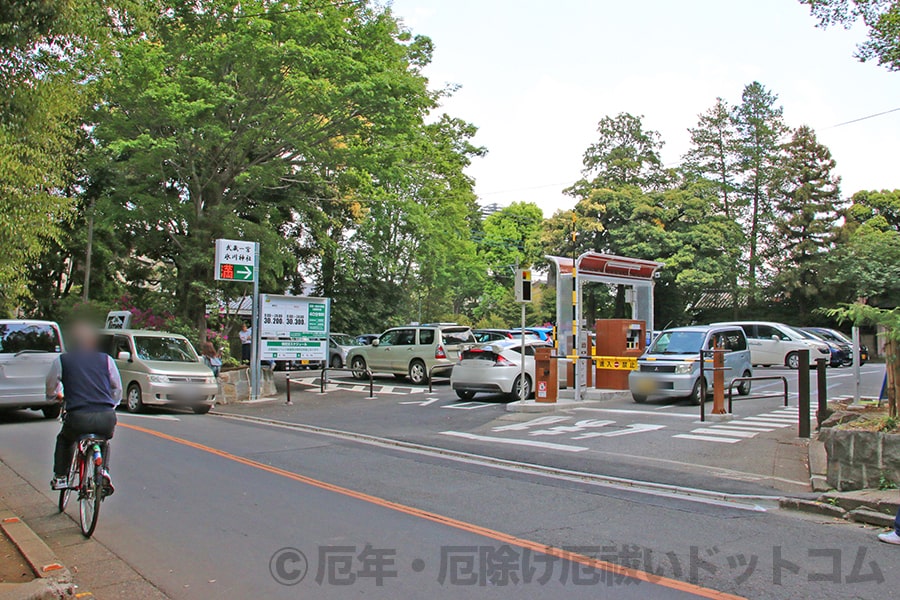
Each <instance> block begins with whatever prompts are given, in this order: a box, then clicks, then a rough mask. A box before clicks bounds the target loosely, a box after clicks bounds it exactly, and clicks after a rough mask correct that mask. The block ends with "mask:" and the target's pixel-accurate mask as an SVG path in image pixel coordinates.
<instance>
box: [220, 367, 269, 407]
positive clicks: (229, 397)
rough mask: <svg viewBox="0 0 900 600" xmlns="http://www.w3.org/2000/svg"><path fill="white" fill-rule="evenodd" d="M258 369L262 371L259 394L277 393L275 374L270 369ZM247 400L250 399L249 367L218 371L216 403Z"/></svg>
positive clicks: (232, 402) (267, 395)
mask: <svg viewBox="0 0 900 600" xmlns="http://www.w3.org/2000/svg"><path fill="white" fill-rule="evenodd" d="M260 371H261V372H262V382H261V384H260V390H259V393H260V395H261V396H263V397H273V396H275V395H277V393H278V392H277V390H276V389H275V374H274V372H273V371H272V369H269V368H266V367H263V368H262V369H261V370H260ZM248 400H250V367H240V368H238V369H231V370H228V371H224V370H223V371H222V372H220V373H219V394H218V396H217V397H216V402H217V403H218V404H234V403H235V402H247V401H248Z"/></svg>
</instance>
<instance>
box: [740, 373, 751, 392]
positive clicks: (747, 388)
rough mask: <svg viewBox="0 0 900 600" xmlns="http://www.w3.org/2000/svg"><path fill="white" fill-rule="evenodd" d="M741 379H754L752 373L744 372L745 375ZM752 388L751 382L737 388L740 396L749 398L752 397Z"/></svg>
mask: <svg viewBox="0 0 900 600" xmlns="http://www.w3.org/2000/svg"><path fill="white" fill-rule="evenodd" d="M741 377H752V375H751V373H750V371H744V374H743V375H741ZM750 387H751V383H750V382H749V381H742V382H741V383H740V384H739V385H738V386H737V393H738V395H739V396H749V395H750Z"/></svg>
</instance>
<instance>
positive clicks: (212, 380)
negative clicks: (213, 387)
mask: <svg viewBox="0 0 900 600" xmlns="http://www.w3.org/2000/svg"><path fill="white" fill-rule="evenodd" d="M215 382H216V378H215V377H207V378H206V379H205V380H204V381H203V383H215Z"/></svg>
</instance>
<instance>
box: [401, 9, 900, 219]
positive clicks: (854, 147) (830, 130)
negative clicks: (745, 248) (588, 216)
mask: <svg viewBox="0 0 900 600" xmlns="http://www.w3.org/2000/svg"><path fill="white" fill-rule="evenodd" d="M392 4H393V10H394V13H395V14H396V15H397V16H399V17H401V18H402V19H403V21H404V22H405V23H406V25H407V26H409V27H410V28H411V29H412V30H413V32H414V33H421V34H424V35H428V36H429V37H431V38H432V39H433V40H434V43H435V54H434V62H433V64H432V65H431V66H430V67H429V68H428V70H427V75H428V76H429V77H430V78H431V80H432V84H433V85H434V86H443V85H445V84H458V85H461V86H462V87H461V89H460V90H459V91H458V92H456V94H455V95H454V96H453V97H452V98H450V99H448V100H447V101H446V102H445V105H444V109H445V110H446V112H448V113H450V114H451V115H453V116H457V117H461V118H464V119H466V120H468V121H471V122H473V123H474V124H476V125H477V126H478V127H479V133H478V136H477V138H476V140H475V141H476V143H478V144H481V145H484V146H486V147H487V149H488V155H487V156H486V157H485V158H482V159H476V161H475V163H474V164H473V165H472V167H471V168H470V170H469V173H470V175H471V176H472V177H474V178H475V181H476V191H477V193H478V196H479V198H480V201H481V202H482V203H491V202H497V203H499V204H501V205H506V204H509V203H511V202H514V201H516V200H527V201H533V202H536V203H537V204H538V205H539V206H540V207H541V208H542V209H543V210H544V213H545V214H546V215H549V214H551V213H552V212H553V211H555V210H557V209H560V208H562V209H569V208H571V207H572V206H573V205H574V201H573V199H571V198H569V197H567V196H565V195H563V194H562V193H561V190H562V188H564V187H565V186H567V185H569V184H571V183H572V182H574V181H575V180H577V179H578V177H579V174H580V169H581V156H582V154H583V152H584V149H585V148H586V147H587V146H588V144H590V143H591V142H592V141H593V140H594V138H595V130H596V124H597V121H599V120H600V119H601V118H602V117H603V116H604V115H615V114H618V113H619V112H623V111H624V112H630V113H633V114H637V115H644V124H645V126H646V127H648V128H651V129H655V130H657V131H659V132H660V133H661V134H662V137H663V140H664V141H665V142H666V145H665V146H664V148H663V160H664V162H665V164H666V165H667V166H670V165H675V164H677V163H678V162H679V161H680V158H681V156H682V155H683V154H684V152H685V151H686V150H687V147H688V142H689V138H688V133H687V128H688V127H692V126H694V125H695V124H696V122H697V115H698V114H700V113H701V112H703V111H705V110H706V109H707V108H709V107H710V106H712V104H713V102H714V101H715V99H716V97H717V96H722V97H723V98H725V99H726V100H728V101H730V102H731V103H736V102H739V101H740V95H741V90H742V89H743V87H744V85H746V84H747V83H750V82H752V81H754V80H758V81H760V82H761V83H763V85H765V86H766V87H767V88H768V89H770V90H771V91H773V92H775V93H776V94H778V96H779V101H780V103H781V104H782V105H783V106H784V115H785V119H786V121H787V123H788V125H790V126H792V127H796V126H799V125H802V124H808V125H810V126H812V127H813V128H814V129H815V130H816V132H817V133H818V135H819V139H820V141H822V142H824V143H825V144H826V145H828V146H829V147H830V148H831V151H832V153H833V154H834V157H835V159H836V160H837V172H838V174H839V175H841V177H842V178H843V184H842V189H843V192H844V195H845V196H849V195H851V194H852V193H853V192H856V191H858V190H860V189H884V188H889V189H896V188H900V168H898V167H900V160H898V159H900V152H898V150H900V111H898V112H894V113H892V114H889V115H885V116H882V117H878V118H874V119H869V120H867V121H863V122H860V123H854V124H851V125H845V126H841V127H834V125H837V124H838V123H842V122H845V121H849V120H852V119H855V118H859V117H863V116H866V115H870V114H873V113H878V112H882V111H887V110H890V109H894V108H898V107H900V73H890V72H888V71H887V70H885V69H883V68H880V67H878V66H877V65H875V64H872V63H860V62H859V61H857V60H856V59H854V58H853V52H854V48H855V44H856V43H857V42H859V41H861V40H862V39H864V35H865V32H864V31H863V30H862V29H861V28H857V29H854V30H852V31H844V30H843V29H840V28H836V29H835V28H832V29H828V30H823V29H819V28H816V27H815V21H814V19H813V18H812V17H811V16H810V15H809V12H808V10H807V8H806V7H805V6H802V5H801V4H800V3H799V2H798V1H797V0H680V1H676V0H625V1H618V2H615V1H612V0H552V1H551V0H545V1H541V2H538V1H537V0H518V1H516V0H393V3H392Z"/></svg>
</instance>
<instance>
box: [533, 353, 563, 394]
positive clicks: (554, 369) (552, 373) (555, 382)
mask: <svg viewBox="0 0 900 600" xmlns="http://www.w3.org/2000/svg"><path fill="white" fill-rule="evenodd" d="M534 371H535V385H534V399H535V401H537V402H556V399H557V397H558V395H559V368H558V366H557V360H556V358H554V357H553V348H536V349H535V351H534Z"/></svg>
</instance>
